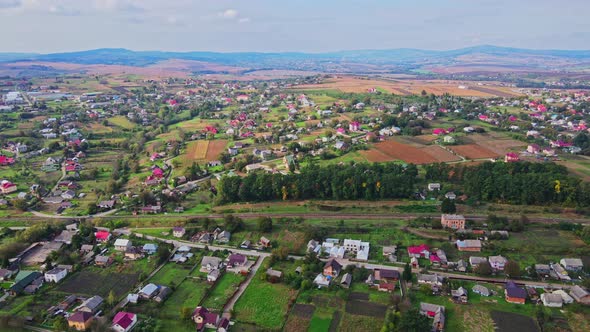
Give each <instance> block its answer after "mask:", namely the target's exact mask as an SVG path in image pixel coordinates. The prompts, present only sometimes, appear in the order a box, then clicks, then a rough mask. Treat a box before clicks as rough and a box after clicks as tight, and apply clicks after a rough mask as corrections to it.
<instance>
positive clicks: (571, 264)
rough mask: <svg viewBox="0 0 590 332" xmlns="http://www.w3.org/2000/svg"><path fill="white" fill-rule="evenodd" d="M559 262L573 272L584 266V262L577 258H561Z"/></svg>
mask: <svg viewBox="0 0 590 332" xmlns="http://www.w3.org/2000/svg"><path fill="white" fill-rule="evenodd" d="M559 264H561V265H562V266H563V267H564V268H565V269H566V270H568V271H573V272H579V271H582V269H583V268H584V263H582V260H581V259H579V258H562V259H561V260H560V261H559Z"/></svg>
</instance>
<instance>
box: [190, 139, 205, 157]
mask: <svg viewBox="0 0 590 332" xmlns="http://www.w3.org/2000/svg"><path fill="white" fill-rule="evenodd" d="M208 148H209V141H206V140H200V141H193V142H190V143H188V144H187V145H186V158H185V159H187V160H203V159H205V156H206V155H207V150H208Z"/></svg>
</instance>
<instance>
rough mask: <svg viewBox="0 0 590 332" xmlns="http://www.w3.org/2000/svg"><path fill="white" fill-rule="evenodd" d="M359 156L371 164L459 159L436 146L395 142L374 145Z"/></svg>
mask: <svg viewBox="0 0 590 332" xmlns="http://www.w3.org/2000/svg"><path fill="white" fill-rule="evenodd" d="M361 154H363V155H364V156H365V157H366V158H367V160H369V161H371V162H383V161H392V160H401V161H404V162H407V163H413V164H429V163H435V162H449V161H457V160H460V158H459V157H457V156H455V155H453V154H452V153H450V152H448V151H446V150H444V149H443V148H441V147H439V146H436V145H434V146H422V147H420V148H417V147H415V146H412V145H409V144H405V143H399V142H397V141H395V140H389V141H385V142H379V143H376V144H375V145H374V146H373V147H372V148H371V149H369V150H368V151H362V152H361Z"/></svg>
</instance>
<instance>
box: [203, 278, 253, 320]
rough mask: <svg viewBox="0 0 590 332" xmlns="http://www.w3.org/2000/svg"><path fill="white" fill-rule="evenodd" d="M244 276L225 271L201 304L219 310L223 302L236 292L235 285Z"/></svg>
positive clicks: (242, 279) (238, 283) (237, 284)
mask: <svg viewBox="0 0 590 332" xmlns="http://www.w3.org/2000/svg"><path fill="white" fill-rule="evenodd" d="M245 279H246V278H245V277H244V276H242V275H240V274H235V273H231V272H230V273H225V274H224V275H223V276H222V277H221V279H220V280H219V281H218V282H217V284H216V285H215V288H213V290H212V291H211V292H210V293H209V295H208V296H207V298H206V299H205V301H204V302H203V305H204V306H205V307H206V308H208V309H211V310H215V311H221V310H222V309H223V306H224V305H225V303H226V302H227V301H228V300H229V299H230V298H231V297H232V295H233V294H234V293H235V292H236V290H237V287H238V286H239V285H240V283H241V282H242V281H244V280H245Z"/></svg>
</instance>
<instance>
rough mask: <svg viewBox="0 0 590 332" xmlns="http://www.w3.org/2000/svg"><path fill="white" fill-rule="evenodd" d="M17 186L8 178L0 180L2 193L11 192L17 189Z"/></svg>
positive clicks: (0, 191)
mask: <svg viewBox="0 0 590 332" xmlns="http://www.w3.org/2000/svg"><path fill="white" fill-rule="evenodd" d="M17 189H18V188H17V187H16V184H14V183H12V182H10V181H8V180H2V181H1V182H0V193H2V194H5V195H6V194H10V193H13V192H15V191H16V190H17Z"/></svg>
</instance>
